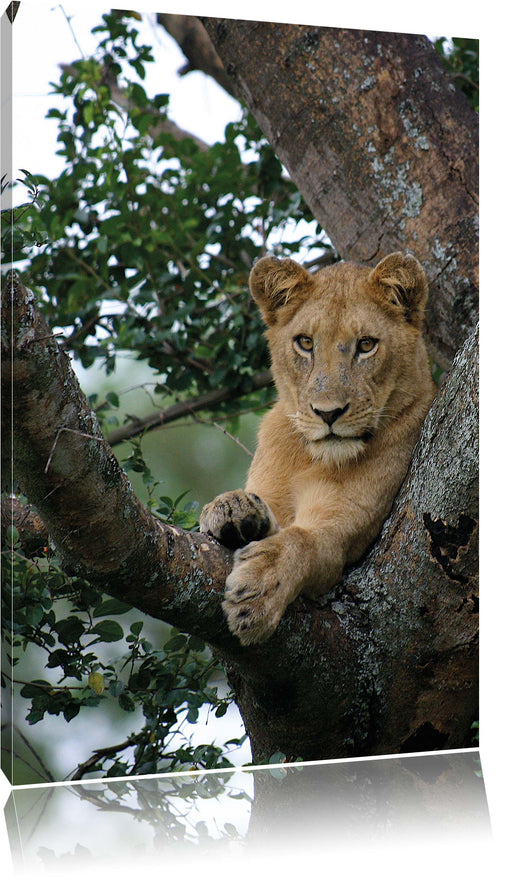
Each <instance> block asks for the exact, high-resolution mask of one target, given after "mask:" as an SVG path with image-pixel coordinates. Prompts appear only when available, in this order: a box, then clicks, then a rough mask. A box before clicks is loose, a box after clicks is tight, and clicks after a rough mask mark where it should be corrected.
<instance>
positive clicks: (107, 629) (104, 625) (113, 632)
mask: <svg viewBox="0 0 512 883" xmlns="http://www.w3.org/2000/svg"><path fill="white" fill-rule="evenodd" d="M90 632H91V633H92V634H93V635H98V637H99V639H100V640H101V641H105V643H107V644H109V643H112V642H114V641H120V640H121V638H123V637H124V632H123V629H122V627H121V626H120V625H119V623H118V622H116V621H115V620H114V619H103V620H101V622H96V623H95V624H94V626H93V627H92V628H91V629H90Z"/></svg>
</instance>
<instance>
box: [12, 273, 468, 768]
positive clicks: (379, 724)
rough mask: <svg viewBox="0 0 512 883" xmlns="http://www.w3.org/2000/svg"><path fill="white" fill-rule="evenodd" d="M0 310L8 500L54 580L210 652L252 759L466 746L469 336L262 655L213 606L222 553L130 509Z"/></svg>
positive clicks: (122, 481)
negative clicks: (399, 482) (366, 513)
mask: <svg viewBox="0 0 512 883" xmlns="http://www.w3.org/2000/svg"><path fill="white" fill-rule="evenodd" d="M3 301H4V302H3V309H2V325H3V327H2V357H3V360H4V362H3V366H4V370H3V371H2V382H3V384H4V390H3V397H4V408H3V420H4V426H3V438H4V440H5V439H11V438H12V443H13V448H12V457H13V469H14V474H15V475H16V477H17V479H18V480H19V483H20V486H21V488H22V490H23V492H24V493H25V494H26V495H27V497H28V498H29V500H30V501H31V502H32V503H33V505H34V506H35V508H36V509H37V511H38V513H39V515H40V516H41V518H42V520H43V521H44V523H45V525H46V527H47V529H48V531H49V533H50V535H51V537H52V539H53V542H54V543H55V546H56V548H57V551H58V552H59V554H60V556H61V557H62V560H63V562H64V564H65V566H66V567H67V568H68V569H69V570H70V571H72V572H75V573H80V574H81V575H82V576H83V577H85V578H87V579H90V580H92V581H93V582H95V583H97V584H99V585H100V586H101V587H102V588H103V589H104V590H105V591H106V592H108V593H109V594H111V595H112V596H114V597H116V598H119V599H121V600H126V601H128V602H129V603H131V604H133V605H135V606H136V607H138V608H139V609H140V610H141V611H142V612H144V613H148V614H150V615H151V616H154V617H156V618H158V619H161V620H163V621H164V622H170V623H172V624H174V625H176V626H177V627H178V628H181V629H183V630H184V631H189V632H190V633H192V634H196V635H199V636H201V637H202V638H204V639H205V640H207V641H208V642H209V643H210V644H211V645H212V646H213V647H214V648H216V649H217V651H218V653H219V655H220V656H221V658H222V659H223V660H224V662H225V664H226V667H227V670H228V675H229V677H230V679H231V682H232V684H233V685H234V687H235V690H236V694H237V702H238V704H239V707H240V710H241V713H242V715H243V718H244V721H245V724H246V727H247V731H248V733H249V736H250V739H251V745H252V750H253V759H254V761H255V762H257V763H259V762H265V761H268V759H269V757H270V756H271V755H272V754H274V752H276V751H281V752H283V754H285V755H286V757H287V758H289V759H293V758H297V757H302V758H304V759H308V760H311V759H327V758H335V757H350V756H360V755H365V754H373V753H381V752H382V751H386V752H399V751H404V750H424V749H430V748H441V747H443V748H453V747H460V746H461V745H464V744H466V740H467V735H468V732H469V726H470V724H471V722H472V720H473V719H474V714H475V710H476V702H477V687H476V684H477V653H476V617H475V615H474V609H475V606H474V605H475V603H476V586H475V580H474V577H473V576H472V574H474V573H476V566H475V556H476V517H477V513H476V499H475V481H476V468H477V464H476V450H475V447H476V445H475V442H474V424H475V400H476V371H477V363H476V359H475V347H476V343H475V340H474V339H471V340H470V341H469V342H468V344H467V346H466V347H465V348H464V350H463V351H462V353H461V354H460V357H459V358H458V359H457V361H456V363H455V365H454V369H453V371H452V373H451V375H450V377H449V379H448V380H447V381H446V384H445V386H444V388H443V390H442V392H441V394H440V395H439V396H438V399H437V400H436V403H435V404H434V407H433V410H432V412H431V415H430V416H429V418H428V419H427V422H426V424H425V429H424V432H423V435H422V439H421V442H420V444H419V446H418V449H417V453H416V455H415V458H414V461H413V466H412V469H411V473H410V477H409V479H408V480H407V481H406V484H405V485H404V487H403V489H402V491H401V494H400V498H399V500H398V501H397V504H396V506H395V508H394V511H393V513H392V515H391V517H390V518H389V520H388V522H387V524H386V527H385V530H384V532H383V535H382V538H381V539H380V540H379V542H378V543H377V545H376V546H375V548H374V550H373V553H372V554H371V555H370V556H369V557H368V558H367V560H366V561H365V562H364V563H363V564H362V565H361V566H360V567H357V568H354V569H353V570H352V571H351V572H350V573H349V574H348V575H347V577H346V578H345V579H344V581H343V582H342V583H341V584H340V586H339V587H338V589H337V590H336V591H335V592H333V593H331V594H330V596H328V597H326V598H324V599H322V600H321V602H320V603H313V602H310V601H308V600H306V599H303V598H299V599H298V600H297V601H296V602H295V603H294V604H293V605H291V607H290V608H289V609H288V611H287V613H286V615H285V617H284V619H283V621H282V623H281V624H280V626H279V628H278V630H277V632H276V634H275V635H274V637H273V638H272V639H271V640H270V641H268V642H267V643H266V644H264V645H261V646H256V647H247V648H244V647H241V645H239V643H238V641H237V640H236V639H235V638H233V636H231V635H230V633H229V632H228V630H227V627H226V625H225V622H224V617H223V615H222V610H221V606H220V602H221V599H222V592H223V587H224V581H225V577H226V574H227V572H228V569H229V566H230V561H231V559H230V555H229V553H227V551H226V550H224V549H223V548H222V547H221V546H220V545H218V544H217V543H215V542H213V541H212V540H210V539H208V538H207V537H205V536H202V535H201V534H188V533H186V532H185V531H182V530H178V529H177V528H173V527H168V526H166V525H163V524H162V523H161V522H159V521H158V519H156V518H154V517H153V516H152V515H151V513H150V512H149V511H148V510H147V509H145V508H144V506H143V505H142V504H141V503H140V502H139V501H138V500H137V498H136V497H135V495H134V493H133V491H132V489H131V486H130V483H129V481H128V480H127V478H126V476H125V475H124V473H123V472H122V470H121V469H120V467H119V465H118V464H117V461H116V460H115V458H114V456H113V454H112V452H111V450H110V449H109V447H108V445H107V443H106V442H105V440H104V439H103V437H102V435H101V432H100V430H99V427H98V424H97V422H96V420H95V417H94V415H93V414H92V413H91V411H90V409H89V405H88V402H87V400H86V398H85V396H84V395H83V393H82V392H81V390H80V389H79V386H78V383H77V381H76V378H75V377H74V375H73V373H72V371H71V367H70V364H69V360H68V358H67V356H66V355H65V353H64V352H63V351H62V350H61V348H60V347H59V345H58V344H57V342H56V341H55V339H54V338H53V337H52V335H51V332H50V329H49V328H48V326H47V325H46V324H45V322H44V320H43V319H42V317H41V316H40V315H39V314H38V312H37V310H36V309H35V306H34V300H33V297H32V296H31V295H30V293H29V292H28V291H27V290H26V289H25V288H24V287H23V286H22V285H21V284H20V283H19V281H18V280H17V278H16V277H15V276H11V277H10V279H9V280H8V283H7V285H6V286H5V289H4V293H3ZM455 402H456V403H458V404H457V407H455V405H454V403H455ZM11 417H12V424H11V422H10V420H11ZM11 433H12V435H11ZM7 453H10V452H9V450H7ZM440 464H445V465H444V467H441V466H440ZM4 474H5V473H4Z"/></svg>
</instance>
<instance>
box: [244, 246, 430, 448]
mask: <svg viewBox="0 0 512 883" xmlns="http://www.w3.org/2000/svg"><path fill="white" fill-rule="evenodd" d="M386 262H387V264H386ZM390 262H391V266H390ZM265 263H266V264H267V266H266V267H265V266H263V267H259V265H260V264H263V265H265ZM258 267H259V270H260V272H259V274H258ZM379 268H380V270H379ZM265 270H266V272H264V271H265ZM279 270H281V275H280V276H279V281H278V278H277V275H276V271H279ZM391 270H393V271H394V273H393V276H392V275H390V271H391ZM399 270H401V271H402V272H401V274H399V273H397V271H399ZM411 270H412V272H411ZM405 271H408V272H409V276H410V277H411V280H413V282H414V285H413V287H414V292H411V285H409V288H407V285H406V283H407V279H406V276H407V273H406V272H405ZM253 274H254V275H253V276H252V277H251V291H252V293H253V296H254V297H255V299H256V300H257V301H258V303H259V304H260V308H261V309H262V313H263V315H264V317H265V319H266V321H267V324H268V332H267V336H268V340H269V344H270V351H271V355H272V368H273V374H274V379H275V382H276V386H277V389H278V393H279V400H280V402H281V404H282V405H283V407H284V408H285V410H286V413H287V415H288V417H289V419H290V421H291V423H292V425H293V427H294V430H295V431H296V432H298V433H299V434H300V436H301V437H302V438H303V440H304V442H305V444H306V446H307V450H308V452H309V454H310V456H311V457H312V458H313V459H314V460H321V461H323V462H325V463H326V464H329V465H334V464H336V463H342V462H346V460H347V459H352V458H354V457H357V456H358V455H359V454H361V453H362V452H363V451H364V450H365V449H366V447H367V446H368V445H369V444H371V441H372V439H373V438H374V437H375V436H376V435H377V434H378V432H379V428H380V427H381V426H382V425H384V424H385V423H387V422H389V421H390V420H393V419H396V417H397V415H398V413H399V412H400V411H402V410H403V409H404V407H406V406H407V403H408V401H412V399H413V397H414V389H412V388H410V381H409V380H408V374H410V373H411V370H410V369H411V365H412V364H413V362H414V358H415V347H416V343H417V341H418V338H419V336H420V328H421V320H422V314H423V308H424V301H425V299H426V282H425V277H424V275H423V271H422V270H421V267H420V265H419V264H418V263H417V261H415V259H414V258H410V257H404V256H402V255H400V256H397V255H391V256H390V257H389V258H385V259H384V261H381V264H379V266H378V267H377V268H376V269H375V270H369V269H368V268H367V267H364V266H363V267H361V266H359V265H355V264H349V263H342V264H336V265H334V266H332V267H329V268H327V269H324V270H321V271H319V272H318V273H316V274H314V275H312V274H310V273H307V271H305V270H304V269H303V268H301V267H299V265H297V264H295V263H294V262H293V261H282V262H278V261H276V260H275V259H273V258H266V259H263V261H260V262H259V264H257V265H256V267H255V268H254V270H253ZM399 275H400V276H401V278H400V279H399V278H398V276H399ZM391 279H393V280H394V281H393V283H392V284H391V283H390V280H391ZM383 280H385V281H383ZM286 282H288V283H289V287H288V288H285V283H286ZM265 283H266V290H265ZM408 369H409V370H408ZM413 374H414V372H413Z"/></svg>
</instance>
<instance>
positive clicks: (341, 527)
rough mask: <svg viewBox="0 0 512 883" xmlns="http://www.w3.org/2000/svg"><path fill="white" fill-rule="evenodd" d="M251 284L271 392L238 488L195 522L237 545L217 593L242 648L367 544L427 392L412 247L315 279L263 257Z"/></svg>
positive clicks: (318, 590)
mask: <svg viewBox="0 0 512 883" xmlns="http://www.w3.org/2000/svg"><path fill="white" fill-rule="evenodd" d="M249 286H250V290H251V294H252V296H253V298H254V300H255V301H256V303H257V304H258V306H259V309H260V311H261V313H262V316H263V319H264V321H265V323H266V325H267V329H268V330H267V333H266V334H267V339H268V342H269V345H270V353H271V357H272V372H273V377H274V381H275V384H276V387H277V392H278V401H277V403H276V404H275V405H274V407H273V408H272V409H271V411H269V413H268V414H267V415H266V417H265V418H264V420H263V422H262V425H261V429H260V433H259V438H258V446H257V450H256V454H255V457H254V460H253V463H252V466H251V469H250V471H249V476H248V480H247V486H246V489H245V491H243V490H237V491H231V492H228V493H224V494H221V495H220V496H218V497H216V498H215V499H214V500H213V501H212V502H211V503H208V504H207V505H206V506H205V507H204V509H203V511H202V513H201V522H200V527H201V530H202V531H204V532H207V533H209V534H211V535H212V536H214V537H216V538H217V539H218V540H219V541H220V542H221V543H223V544H224V545H226V546H229V547H230V548H238V547H243V548H239V550H238V551H237V552H236V554H235V563H234V568H233V570H232V572H231V573H230V575H229V577H228V579H227V581H226V593H225V600H224V602H223V608H224V612H225V614H226V616H227V620H228V625H229V628H230V629H231V631H232V632H233V633H234V634H235V635H237V636H238V638H239V639H240V641H241V643H242V644H255V643H259V642H262V641H266V640H267V639H268V638H269V637H270V636H271V635H272V633H273V632H274V630H275V629H276V627H277V625H278V623H279V621H280V619H281V617H282V615H283V613H284V611H285V610H286V607H287V606H288V604H290V602H291V601H293V600H294V599H295V598H296V597H297V595H299V594H300V593H301V592H302V593H304V594H305V595H308V596H309V597H318V596H320V595H322V594H324V593H325V592H326V591H328V590H329V589H331V588H332V587H333V586H334V585H335V583H336V582H337V581H338V580H339V579H340V577H341V573H342V570H343V568H344V566H345V565H346V564H349V563H351V562H354V561H356V560H357V559H358V558H360V557H361V555H362V554H363V552H364V551H365V550H366V549H367V548H368V546H369V545H370V544H371V543H372V541H373V540H374V539H375V537H376V536H377V534H378V532H379V530H380V528H381V526H382V524H383V522H384V519H385V518H386V516H387V515H388V513H389V511H390V508H391V505H392V503H393V499H394V497H395V495H396V493H397V491H398V488H399V487H400V485H401V483H402V481H403V479H404V476H405V473H406V471H407V468H408V465H409V461H410V458H411V454H412V450H413V447H414V445H415V443H416V441H417V439H418V437H419V433H420V429H421V425H422V422H423V419H424V417H425V415H426V413H427V410H428V408H429V405H430V403H431V401H432V398H433V396H434V392H435V387H434V384H433V382H432V378H431V374H430V370H429V363H428V358H427V352H426V349H425V344H424V342H423V339H422V334H421V329H422V324H423V315H424V309H425V304H426V300H427V289H428V286H427V281H426V277H425V273H424V271H423V269H422V267H421V266H420V264H419V263H418V261H417V260H416V259H415V258H414V257H412V256H411V255H403V254H401V253H394V254H391V255H389V256H388V257H386V258H384V259H383V260H382V261H381V262H380V263H379V264H378V265H377V266H376V267H375V268H374V269H369V268H368V267H366V266H363V265H359V264H354V263H338V264H335V265H333V266H330V267H327V268H324V269H321V270H319V271H318V272H316V273H314V274H312V273H310V272H308V271H307V270H306V269H304V268H303V267H301V266H300V265H299V264H297V263H296V262H295V261H293V260H291V259H285V260H278V259H277V258H274V257H265V258H262V259H261V260H259V261H258V262H257V263H256V264H255V266H254V268H253V270H252V272H251V275H250V277H249Z"/></svg>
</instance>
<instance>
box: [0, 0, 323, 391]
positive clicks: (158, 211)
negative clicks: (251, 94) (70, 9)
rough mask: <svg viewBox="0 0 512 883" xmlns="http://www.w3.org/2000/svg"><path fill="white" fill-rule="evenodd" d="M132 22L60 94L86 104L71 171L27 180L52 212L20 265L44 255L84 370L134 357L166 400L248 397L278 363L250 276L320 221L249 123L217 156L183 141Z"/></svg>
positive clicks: (110, 21)
mask: <svg viewBox="0 0 512 883" xmlns="http://www.w3.org/2000/svg"><path fill="white" fill-rule="evenodd" d="M128 22H129V19H126V18H125V17H123V15H122V14H121V13H115V12H114V13H111V14H109V15H105V16H104V20H103V24H102V25H101V26H100V27H98V28H97V29H96V31H97V33H98V35H101V36H102V37H103V39H102V40H101V41H100V43H99V46H98V53H97V56H96V57H95V58H89V59H84V60H80V61H76V62H75V63H74V64H73V65H72V66H70V67H67V68H66V69H65V70H64V72H63V74H62V77H61V80H60V83H58V84H57V85H56V86H55V90H56V92H57V94H58V95H60V96H61V97H62V98H64V99H65V100H66V101H67V102H68V103H69V104H70V105H71V107H70V109H69V110H58V109H54V110H51V111H50V114H49V115H50V116H51V117H54V118H55V119H57V121H58V125H59V144H60V149H59V151H58V153H59V154H60V155H61V156H62V157H63V158H64V160H65V169H64V171H63V172H62V174H61V175H59V177H58V178H57V179H56V180H54V181H50V180H48V179H47V178H45V177H44V176H42V175H35V174H34V175H31V176H28V175H27V176H26V179H25V180H26V184H27V186H28V187H29V188H30V191H31V193H32V194H37V199H36V198H35V197H34V196H33V197H32V199H31V201H30V202H28V203H27V204H26V205H25V206H24V207H23V212H22V213H21V212H20V213H18V216H17V217H16V218H15V236H14V254H13V257H14V261H15V262H16V261H21V260H22V259H23V258H24V257H25V256H27V257H29V258H30V263H29V265H28V267H27V271H26V280H27V284H30V286H31V287H33V288H34V287H36V288H37V290H38V293H39V298H40V303H41V305H42V306H44V309H45V313H46V316H47V318H48V319H49V321H50V322H51V324H52V325H53V327H54V328H56V329H60V330H61V333H62V341H63V343H64V345H65V346H66V347H67V348H68V349H69V350H70V351H71V352H72V353H73V354H74V356H75V357H76V358H78V359H80V361H81V362H82V364H83V365H84V366H85V367H89V366H90V365H92V364H93V363H94V362H95V360H96V359H100V360H102V361H103V362H104V364H105V365H106V367H107V371H112V370H113V369H114V367H115V364H116V354H117V352H118V351H119V350H128V351H130V352H131V353H133V354H134V355H135V356H136V357H137V358H138V359H144V360H147V362H148V363H149V365H150V366H151V367H153V368H154V369H155V370H156V371H158V372H159V374H160V376H161V378H162V380H161V382H160V384H159V386H158V388H157V389H156V392H157V394H161V395H168V394H169V390H172V391H173V393H180V394H190V395H195V394H197V393H198V392H201V391H207V390H214V389H218V387H219V385H228V386H231V387H233V386H235V387H236V388H240V390H241V392H248V391H250V390H251V375H252V373H253V372H254V370H257V369H258V368H261V367H262V366H264V365H265V363H266V355H265V345H264V340H263V335H262V327H261V320H260V318H259V315H258V314H257V310H256V309H254V308H252V307H251V304H250V298H249V295H248V292H247V275H248V272H249V270H250V268H251V266H252V263H253V262H254V260H255V259H256V258H257V257H258V256H259V255H260V254H261V252H262V251H265V250H266V248H267V242H268V240H269V238H271V239H272V242H273V247H274V248H277V249H278V250H281V251H285V252H286V253H290V252H292V251H293V250H296V249H297V248H298V247H299V244H300V242H299V241H294V242H291V241H289V240H288V239H287V238H286V237H287V231H288V230H289V229H290V223H289V222H290V219H295V220H301V219H303V218H305V217H307V218H308V219H310V215H309V212H308V210H307V208H306V206H305V204H304V203H303V201H302V199H301V197H300V196H299V194H298V192H297V191H296V189H295V187H294V186H293V185H292V184H291V182H290V181H289V179H288V178H287V177H286V176H285V174H284V173H283V170H282V167H281V165H280V163H279V162H278V161H277V159H276V158H275V156H274V154H273V152H272V151H271V149H270V147H269V146H268V144H267V143H266V142H265V141H264V140H263V138H262V136H261V134H260V132H259V130H258V129H257V127H256V124H255V123H254V121H253V120H252V119H251V117H250V116H249V115H247V114H244V116H243V118H242V119H241V121H240V122H238V123H233V124H231V125H229V126H228V127H227V129H226V133H225V141H224V142H223V143H217V144H214V145H213V146H212V147H211V148H210V149H208V150H202V149H201V148H200V147H199V146H197V144H196V143H195V142H194V141H192V139H190V138H187V139H185V140H182V141H180V140H177V138H176V137H175V135H174V134H172V133H171V132H169V130H168V127H167V126H166V117H165V113H164V111H165V108H166V105H167V103H168V100H169V96H168V95H157V96H154V97H153V98H149V97H148V95H147V94H146V91H145V90H144V87H143V85H142V82H143V80H144V74H145V66H146V65H147V64H148V63H149V62H150V60H151V52H150V49H149V47H147V46H141V45H139V42H138V35H137V31H136V29H135V28H134V27H132V26H131V25H130V24H129V23H128ZM134 75H135V76H136V78H138V79H139V81H134V79H133V76H134ZM114 88H115V90H116V92H115V94H116V95H117V94H118V92H117V90H118V89H120V90H121V92H122V95H123V96H124V100H125V101H126V103H127V105H128V110H123V109H122V108H120V107H119V106H118V105H117V104H116V103H115V102H114V100H113V90H114ZM248 153H250V155H251V157H252V159H251V160H250V161H248V162H243V161H242V156H243V155H247V154H248ZM37 243H40V247H39V248H37V247H36V245H37ZM22 281H23V277H22Z"/></svg>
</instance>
